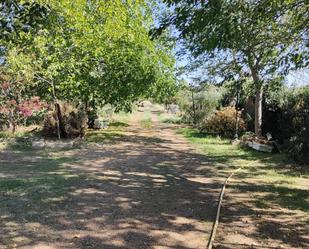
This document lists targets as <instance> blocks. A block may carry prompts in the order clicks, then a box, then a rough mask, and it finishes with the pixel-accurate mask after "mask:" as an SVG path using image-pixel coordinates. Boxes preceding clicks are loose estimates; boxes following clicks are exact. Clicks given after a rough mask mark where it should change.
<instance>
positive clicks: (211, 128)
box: [200, 107, 246, 138]
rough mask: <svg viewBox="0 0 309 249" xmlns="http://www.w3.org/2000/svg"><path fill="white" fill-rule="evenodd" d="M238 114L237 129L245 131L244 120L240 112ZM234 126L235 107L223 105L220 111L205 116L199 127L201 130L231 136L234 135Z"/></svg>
mask: <svg viewBox="0 0 309 249" xmlns="http://www.w3.org/2000/svg"><path fill="white" fill-rule="evenodd" d="M237 115H238V131H239V132H243V131H245V128H246V127H245V121H244V119H243V118H242V117H241V112H238V113H237ZM235 127H236V109H235V108H234V107H224V108H222V109H221V110H220V111H216V112H214V113H213V114H212V115H211V116H209V117H208V118H206V119H205V120H204V122H203V123H202V125H201V127H200V129H201V130H202V131H206V132H211V133H218V134H219V135H221V136H224V137H230V138H232V137H233V136H234V135H235Z"/></svg>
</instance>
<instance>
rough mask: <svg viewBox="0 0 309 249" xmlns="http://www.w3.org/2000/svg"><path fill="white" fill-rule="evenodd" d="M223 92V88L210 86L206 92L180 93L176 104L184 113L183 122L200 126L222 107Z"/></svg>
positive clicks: (194, 90) (186, 90) (187, 90)
mask: <svg viewBox="0 0 309 249" xmlns="http://www.w3.org/2000/svg"><path fill="white" fill-rule="evenodd" d="M192 91H193V94H192ZM223 92H224V89H223V88H220V87H216V86H208V87H206V88H205V89H204V90H198V89H191V90H189V89H184V90H182V91H180V92H179V93H178V95H177V96H176V103H177V104H178V106H179V108H180V111H181V112H182V120H183V121H184V122H185V123H193V124H197V125H199V124H200V123H201V122H203V120H204V119H205V118H207V117H208V116H209V115H210V114H211V113H212V112H213V111H214V110H216V108H217V107H218V106H219V105H220V100H221V98H222V94H223ZM193 101H194V105H193Z"/></svg>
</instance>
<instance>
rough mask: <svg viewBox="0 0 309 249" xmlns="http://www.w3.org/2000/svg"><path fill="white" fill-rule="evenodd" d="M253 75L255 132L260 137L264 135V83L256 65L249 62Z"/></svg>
mask: <svg viewBox="0 0 309 249" xmlns="http://www.w3.org/2000/svg"><path fill="white" fill-rule="evenodd" d="M249 66H250V70H251V76H252V79H253V82H254V86H255V108H254V132H255V135H256V136H258V137H261V136H262V115H263V114H262V102H263V84H262V82H261V80H260V77H259V73H258V70H257V66H256V65H254V66H253V65H252V64H249Z"/></svg>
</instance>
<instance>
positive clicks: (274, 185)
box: [178, 128, 309, 211]
mask: <svg viewBox="0 0 309 249" xmlns="http://www.w3.org/2000/svg"><path fill="white" fill-rule="evenodd" d="M178 133H180V134H182V135H184V136H185V137H186V138H187V139H188V140H189V142H190V143H192V144H193V145H194V146H195V147H196V148H197V150H198V151H200V152H202V153H204V154H206V155H207V156H208V158H209V160H210V161H211V163H212V164H213V165H214V166H215V168H216V169H215V170H216V172H217V173H218V174H219V175H220V174H223V175H225V176H227V175H228V174H229V173H231V172H233V171H234V170H235V169H237V168H239V167H241V168H242V169H241V171H240V172H239V173H237V174H236V175H235V176H234V178H236V179H235V180H234V181H233V182H232V183H230V185H232V188H235V189H237V188H238V187H240V185H241V184H243V183H244V182H243V181H241V179H243V178H245V179H246V181H245V186H244V189H250V186H256V188H254V189H252V191H251V194H252V195H254V196H255V198H256V203H255V205H257V206H259V207H263V208H269V207H272V206H274V205H276V204H278V203H279V206H281V207H286V206H288V207H290V208H291V209H301V210H304V211H308V210H309V206H308V191H306V187H305V186H304V185H303V183H304V182H305V181H308V179H309V172H308V169H306V168H298V167H297V166H296V165H293V164H291V162H290V161H289V160H288V159H287V157H286V156H284V155H282V154H275V155H273V154H269V155H265V153H262V152H257V151H253V150H248V149H243V148H240V147H238V146H236V145H232V144H231V143H230V141H229V140H228V139H224V138H221V137H219V136H213V135H205V134H202V133H200V132H199V131H198V130H196V129H191V128H182V129H179V131H178ZM263 192H264V193H267V195H268V197H267V198H266V199H263V194H262V193H263ZM277 195H279V196H277Z"/></svg>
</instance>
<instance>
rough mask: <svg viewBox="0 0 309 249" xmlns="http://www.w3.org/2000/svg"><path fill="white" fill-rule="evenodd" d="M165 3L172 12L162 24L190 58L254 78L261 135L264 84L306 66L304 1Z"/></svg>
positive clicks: (308, 8)
mask: <svg viewBox="0 0 309 249" xmlns="http://www.w3.org/2000/svg"><path fill="white" fill-rule="evenodd" d="M165 2H166V3H167V4H168V5H170V6H173V8H174V9H175V11H174V15H173V16H172V17H171V18H169V19H167V20H165V21H164V22H162V25H163V26H165V25H167V24H173V25H175V26H176V28H177V29H178V30H179V31H180V38H182V39H183V40H184V41H185V44H186V47H187V48H188V49H189V50H190V51H191V53H192V54H193V55H194V56H196V57H199V58H200V59H201V58H202V61H204V62H206V63H207V61H211V60H212V59H213V58H214V56H215V58H216V59H217V60H218V61H219V62H220V64H221V65H229V66H230V65H231V64H233V65H234V67H233V69H232V72H233V71H234V73H233V74H236V73H239V72H240V71H241V72H242V73H243V75H250V76H251V77H252V80H253V81H254V85H255V92H256V115H255V121H256V124H255V126H256V129H255V131H256V133H257V134H259V135H260V134H261V122H262V113H261V103H262V102H261V101H262V96H263V95H262V93H263V85H265V84H266V83H267V82H268V81H269V80H272V79H273V78H274V77H277V76H278V75H286V74H287V73H288V72H289V71H290V70H291V69H297V68H300V67H306V66H307V65H308V58H309V57H308V26H307V21H308V13H309V5H308V3H307V1H305V0H304V1H303V0H299V1H288V0H284V1H279V0H278V1H273V0H259V1H238V0H235V1H228V0H220V1H217V0H209V1H181V0H166V1H165ZM216 65H217V63H216ZM235 65H236V66H235ZM210 68H211V69H212V70H213V69H215V67H210ZM223 68H224V69H226V67H223ZM213 72H218V70H213ZM221 75H222V74H221Z"/></svg>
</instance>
